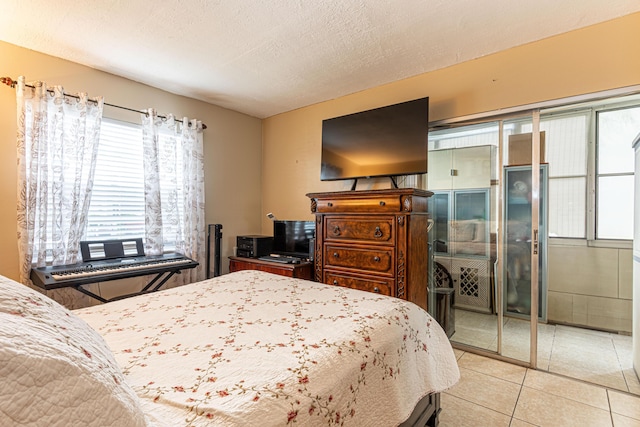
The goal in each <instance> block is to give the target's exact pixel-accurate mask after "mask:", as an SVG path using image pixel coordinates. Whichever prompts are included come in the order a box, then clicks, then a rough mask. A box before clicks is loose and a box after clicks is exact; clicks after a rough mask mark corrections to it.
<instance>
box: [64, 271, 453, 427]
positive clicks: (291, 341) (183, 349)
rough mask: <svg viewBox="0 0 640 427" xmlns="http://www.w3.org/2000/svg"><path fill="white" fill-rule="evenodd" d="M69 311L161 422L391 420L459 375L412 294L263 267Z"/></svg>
mask: <svg viewBox="0 0 640 427" xmlns="http://www.w3.org/2000/svg"><path fill="white" fill-rule="evenodd" d="M74 313H75V314H76V315H77V316H79V317H80V318H81V319H84V320H85V321H86V322H87V323H88V324H89V325H90V326H91V327H92V328H93V329H95V330H96V331H97V332H98V333H99V334H100V335H101V336H102V337H103V338H104V340H105V341H106V343H107V345H108V346H109V348H110V349H111V351H112V352H113V355H114V358H115V360H116V361H117V363H118V365H119V366H120V368H121V369H122V373H123V375H124V378H125V380H126V383H127V384H128V386H130V387H131V388H132V389H133V391H134V392H135V394H136V395H137V396H138V397H139V399H140V405H141V407H142V409H143V411H144V413H145V414H146V417H147V419H148V422H149V423H150V424H154V425H158V426H208V425H215V426H246V425H260V426H283V425H293V424H296V425H353V426H365V425H366V426H376V425H379V426H393V425H398V424H400V423H401V422H403V421H404V420H406V419H407V418H408V417H409V415H410V414H411V412H412V411H413V409H414V407H415V405H416V404H417V403H418V401H419V400H420V399H421V398H423V397H424V396H426V395H428V394H430V393H437V392H441V391H444V390H446V389H448V388H450V387H451V386H453V385H454V384H455V383H456V382H457V381H458V379H459V371H458V367H457V363H456V359H455V356H454V354H453V350H452V348H451V345H450V344H449V341H448V339H447V336H446V335H445V333H444V331H443V330H442V328H441V327H440V326H439V325H438V323H437V322H436V321H435V320H434V319H433V318H432V317H431V316H430V315H429V314H428V313H427V312H425V311H424V310H423V309H421V308H420V307H418V306H417V305H415V304H413V303H410V302H406V301H404V300H400V299H397V298H392V297H386V296H380V295H377V294H373V293H368V292H363V291H358V290H354V289H348V288H343V287H338V286H329V285H324V284H320V283H316V282H311V281H306V280H302V279H292V278H287V277H283V276H278V275H273V274H270V273H265V272H260V271H239V272H235V273H231V274H227V275H223V276H220V277H216V278H214V279H209V280H205V281H202V282H198V283H194V284H190V285H186V286H181V287H178V288H173V289H168V290H164V291H160V292H155V293H151V294H146V295H142V296H138V297H134V298H128V299H124V300H120V301H115V302H110V303H108V304H102V305H99V306H94V307H90V308H85V309H80V310H74Z"/></svg>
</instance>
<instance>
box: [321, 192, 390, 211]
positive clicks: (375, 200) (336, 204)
mask: <svg viewBox="0 0 640 427" xmlns="http://www.w3.org/2000/svg"><path fill="white" fill-rule="evenodd" d="M401 208H402V203H401V201H400V197H399V196H389V195H380V196H373V197H372V196H369V197H357V198H355V197H354V198H351V199H319V200H317V201H316V212H318V213H331V212H367V213H376V212H380V213H386V212H400V211H401Z"/></svg>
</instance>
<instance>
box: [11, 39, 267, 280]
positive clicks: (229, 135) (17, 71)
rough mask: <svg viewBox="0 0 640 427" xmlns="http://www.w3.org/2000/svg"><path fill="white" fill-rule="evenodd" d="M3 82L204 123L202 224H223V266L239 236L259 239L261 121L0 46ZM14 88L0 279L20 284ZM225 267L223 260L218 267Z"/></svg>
mask: <svg viewBox="0 0 640 427" xmlns="http://www.w3.org/2000/svg"><path fill="white" fill-rule="evenodd" d="M0 58H2V61H1V63H2V70H0V73H2V76H7V77H11V78H13V79H16V78H17V77H18V76H19V75H24V76H25V77H26V79H27V81H33V80H42V81H46V82H47V83H48V84H50V85H52V84H60V85H62V86H64V88H65V91H66V92H69V93H73V92H78V91H83V92H88V93H89V95H90V96H97V95H102V96H104V98H105V102H108V103H110V104H115V105H121V106H125V107H129V108H134V109H145V108H149V107H154V108H156V109H157V110H158V111H159V112H160V113H161V114H163V113H164V114H167V113H173V114H175V115H176V116H178V117H181V116H188V117H192V118H197V119H200V120H202V121H203V122H204V123H205V124H206V125H207V130H205V133H204V145H205V147H204V154H205V183H206V184H205V185H206V189H205V191H206V196H205V197H206V215H205V220H206V222H207V223H220V224H223V229H222V232H223V255H224V258H223V261H226V256H228V255H231V254H232V251H233V247H234V246H235V236H236V235H238V234H248V233H257V232H259V231H260V227H261V222H260V221H261V220H260V211H261V196H260V191H261V188H260V176H261V162H262V157H261V132H262V130H261V126H262V124H261V120H259V119H256V118H254V117H250V116H247V115H244V114H240V113H237V112H234V111H231V110H227V109H224V108H220V107H217V106H214V105H211V104H207V103H204V102H200V101H196V100H193V99H190V98H185V97H182V96H177V95H174V94H171V93H168V92H165V91H162V90H158V89H154V88H152V87H149V86H146V85H143V84H140V83H136V82H134V81H131V80H127V79H124V78H121V77H117V76H114V75H112V74H107V73H103V72H101V71H97V70H94V69H91V68H88V67H85V66H82V65H79V64H76V63H72V62H69V61H64V60H61V59H58V58H54V57H51V56H48V55H43V54H41V53H37V52H34V51H31V50H27V49H23V48H20V47H17V46H14V45H10V44H7V43H3V42H0ZM105 116H106V117H113V118H116V119H121V120H127V121H131V122H139V115H138V114H137V113H128V112H125V111H123V110H120V109H114V108H110V107H105ZM16 185H17V184H16V101H15V90H13V89H11V88H9V87H8V86H4V85H3V86H2V87H0V200H1V201H2V203H0V274H2V275H4V276H8V277H10V278H12V279H15V280H17V279H18V255H17V244H16V228H17V223H16V203H17V194H16ZM223 267H224V268H225V269H228V262H223Z"/></svg>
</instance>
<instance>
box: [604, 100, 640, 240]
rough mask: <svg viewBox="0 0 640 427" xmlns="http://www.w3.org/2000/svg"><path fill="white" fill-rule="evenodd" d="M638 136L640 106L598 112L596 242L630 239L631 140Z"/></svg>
mask: <svg viewBox="0 0 640 427" xmlns="http://www.w3.org/2000/svg"><path fill="white" fill-rule="evenodd" d="M638 133H640V107H634V108H624V109H616V110H604V111H599V112H597V146H598V148H597V155H596V160H597V162H596V165H597V166H596V169H597V175H596V238H597V239H633V180H634V178H633V176H634V152H633V148H632V147H631V141H633V139H634V138H635V137H636V136H637V135H638Z"/></svg>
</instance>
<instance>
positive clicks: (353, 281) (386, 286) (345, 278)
mask: <svg viewBox="0 0 640 427" xmlns="http://www.w3.org/2000/svg"><path fill="white" fill-rule="evenodd" d="M324 283H326V284H328V285H337V286H344V287H346V288H352V289H359V290H361V291H368V292H373V293H376V294H380V295H387V296H394V295H393V279H388V280H384V279H380V278H379V277H375V278H358V277H353V276H349V275H346V274H340V273H334V272H325V275H324Z"/></svg>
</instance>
